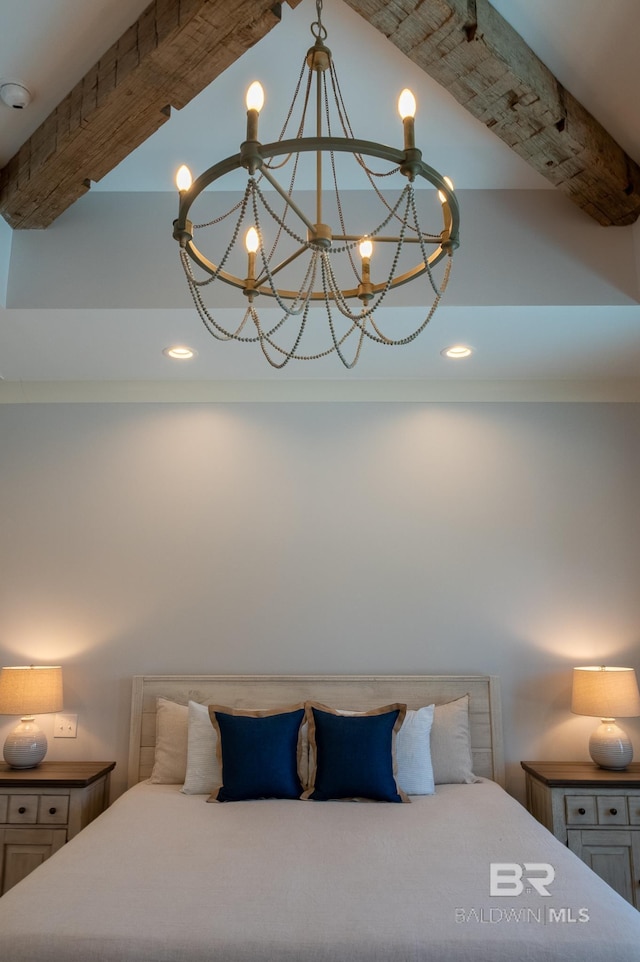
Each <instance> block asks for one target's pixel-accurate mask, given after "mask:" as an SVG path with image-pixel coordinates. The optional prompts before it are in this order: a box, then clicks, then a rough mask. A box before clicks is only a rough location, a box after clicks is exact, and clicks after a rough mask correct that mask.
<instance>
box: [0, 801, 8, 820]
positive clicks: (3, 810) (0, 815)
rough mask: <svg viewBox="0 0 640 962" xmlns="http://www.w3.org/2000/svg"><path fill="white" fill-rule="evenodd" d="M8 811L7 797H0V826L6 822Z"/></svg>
mask: <svg viewBox="0 0 640 962" xmlns="http://www.w3.org/2000/svg"><path fill="white" fill-rule="evenodd" d="M8 811H9V796H8V795H0V825H1V824H2V823H3V822H6V820H7V812H8Z"/></svg>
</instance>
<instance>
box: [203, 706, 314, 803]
mask: <svg viewBox="0 0 640 962" xmlns="http://www.w3.org/2000/svg"><path fill="white" fill-rule="evenodd" d="M209 715H210V717H211V721H212V723H213V725H214V727H215V728H217V730H218V745H219V746H220V751H221V756H222V787H221V788H220V789H219V791H218V794H217V796H216V798H217V801H219V802H240V801H244V800H245V799H249V798H300V795H301V793H302V784H301V782H300V778H299V776H298V733H299V730H300V726H301V724H302V721H303V718H304V707H303V706H299V707H298V706H295V708H294V709H293V710H291V711H285V712H282V711H278V712H272V713H270V712H256V713H254V714H249V713H246V714H236V713H235V712H234V711H233V709H226V710H225V709H220V708H218V707H217V706H213V705H212V706H210V708H209ZM212 799H213V796H212Z"/></svg>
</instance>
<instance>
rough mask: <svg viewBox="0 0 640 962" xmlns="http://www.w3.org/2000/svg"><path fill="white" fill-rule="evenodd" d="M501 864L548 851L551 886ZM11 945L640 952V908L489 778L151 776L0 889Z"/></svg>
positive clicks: (197, 957) (491, 954) (437, 961)
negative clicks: (409, 797)
mask: <svg viewBox="0 0 640 962" xmlns="http://www.w3.org/2000/svg"><path fill="white" fill-rule="evenodd" d="M492 862H503V863H549V864H550V865H551V866H552V867H553V870H554V871H555V880H554V881H553V882H552V883H551V884H549V886H548V890H549V893H550V894H549V896H548V897H545V896H542V895H540V894H538V893H537V892H536V891H535V888H533V887H531V886H525V887H524V888H523V891H522V893H521V894H520V895H515V894H514V895H509V896H494V897H491V896H490V895H489V883H490V878H489V877H490V864H491V863H492ZM542 874H545V872H544V871H543V873H542ZM527 888H531V891H527ZM580 919H581V920H580ZM0 959H2V960H7V962H258V960H260V962H293V960H296V962H300V960H304V962H390V960H393V962H463V960H464V962H502V960H504V962H507V960H509V962H542V960H544V962H560V960H561V962H638V959H640V913H638V912H636V910H635V909H633V908H632V907H631V906H630V905H628V904H627V903H626V902H625V901H624V900H623V899H621V898H620V897H619V896H618V895H616V893H615V892H614V891H613V890H612V889H610V888H609V887H608V886H607V885H606V884H605V883H604V882H602V881H601V880H600V879H599V878H598V877H597V876H596V875H594V874H593V873H592V872H591V871H590V870H589V869H588V868H587V867H586V866H585V865H583V864H582V863H581V862H580V861H579V860H578V859H577V858H576V857H575V856H574V855H573V854H572V853H571V852H569V851H568V850H567V849H566V848H564V847H563V846H561V845H560V844H559V843H558V842H557V841H556V840H555V839H554V838H553V837H552V836H551V835H550V834H549V833H548V832H547V831H546V830H545V829H544V828H542V826H540V825H539V824H538V823H537V822H535V821H534V820H533V819H532V818H531V817H530V816H529V815H528V814H527V813H526V812H525V810H524V809H523V808H522V807H521V806H520V805H519V804H518V803H517V802H515V801H514V800H513V799H512V798H510V797H509V796H508V795H507V794H506V793H505V792H504V791H503V790H502V789H501V788H499V787H498V786H497V785H495V784H494V783H492V782H489V781H483V782H481V783H479V784H474V785H441V786H438V790H437V794H436V795H435V796H429V797H421V798H414V799H413V801H412V804H410V805H390V804H367V803H341V802H323V803H316V802H300V801H255V802H239V803H229V804H207V803H206V801H205V797H204V796H185V795H183V794H181V793H180V791H179V787H178V786H162V785H150V784H148V783H146V782H144V783H141V784H140V785H138V786H136V787H135V788H133V789H131V790H130V791H129V792H127V793H126V794H125V795H124V796H123V797H122V798H120V799H119V800H118V801H117V802H116V803H115V804H114V805H113V806H112V807H111V808H110V809H109V810H108V811H107V812H106V813H105V814H104V815H102V816H101V817H100V818H98V819H97V820H96V821H95V822H93V823H92V824H91V825H90V826H89V827H88V828H87V829H85V830H84V831H83V832H81V833H80V835H78V836H77V837H76V838H75V839H74V840H73V841H71V842H70V843H69V844H68V845H67V846H65V847H64V848H63V849H62V850H61V851H60V852H59V853H58V854H57V855H55V856H53V857H52V858H51V859H49V860H48V861H47V862H45V863H44V864H43V865H42V866H41V868H39V869H38V870H37V871H35V872H33V873H32V874H31V875H30V876H28V877H27V878H26V879H25V880H24V881H23V882H21V883H20V884H18V885H17V886H16V887H15V888H14V889H12V890H11V891H10V892H8V893H7V895H5V896H4V897H3V898H2V899H0Z"/></svg>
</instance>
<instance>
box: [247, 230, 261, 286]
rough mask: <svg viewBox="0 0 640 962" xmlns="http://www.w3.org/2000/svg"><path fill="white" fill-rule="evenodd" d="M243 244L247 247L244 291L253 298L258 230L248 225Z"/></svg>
mask: <svg viewBox="0 0 640 962" xmlns="http://www.w3.org/2000/svg"><path fill="white" fill-rule="evenodd" d="M244 246H245V247H246V248H247V255H248V258H249V261H248V265H247V280H246V282H245V290H244V293H245V294H246V296H247V297H250V298H253V296H254V295H255V294H256V293H257V291H256V290H255V279H256V252H257V250H258V247H259V246H260V238H259V237H258V231H257V230H256V229H255V227H250V228H249V230H248V231H247V233H246V236H245V239H244Z"/></svg>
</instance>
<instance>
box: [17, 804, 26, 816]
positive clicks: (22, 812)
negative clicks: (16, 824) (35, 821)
mask: <svg viewBox="0 0 640 962" xmlns="http://www.w3.org/2000/svg"><path fill="white" fill-rule="evenodd" d="M25 812H26V808H25V807H24V805H21V806H20V808H19V809H18V814H19V815H24V813H25Z"/></svg>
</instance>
